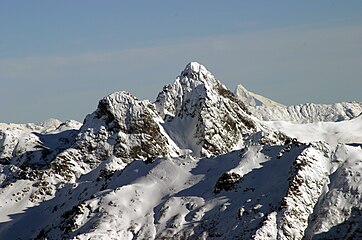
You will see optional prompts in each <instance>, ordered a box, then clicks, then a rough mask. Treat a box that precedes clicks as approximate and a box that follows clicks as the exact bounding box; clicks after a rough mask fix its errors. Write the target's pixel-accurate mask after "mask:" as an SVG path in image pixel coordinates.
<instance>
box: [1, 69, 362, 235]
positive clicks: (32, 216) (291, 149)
mask: <svg viewBox="0 0 362 240" xmlns="http://www.w3.org/2000/svg"><path fill="white" fill-rule="evenodd" d="M253 96H254V97H255V95H253ZM259 99H260V98H259ZM273 106H274V105H273ZM248 108H249V109H248ZM316 116H317V113H315V114H314V115H313V121H314V120H316V119H315V117H316ZM303 121H304V120H303ZM53 122H54V121H53ZM55 125H56V126H55V127H51V126H52V124H48V125H47V127H45V126H40V127H38V126H35V127H34V126H32V127H31V128H29V127H28V126H24V125H21V126H20V125H11V126H10V125H1V131H2V132H5V134H3V135H1V136H2V138H0V144H1V145H0V146H3V148H2V149H1V151H0V156H2V157H1V158H0V239H335V238H336V239H360V238H362V228H361V226H362V225H361V223H362V214H361V210H362V204H361V203H362V198H361V196H362V192H361V191H362V188H361V186H362V178H361V170H362V160H361V159H362V149H361V145H362V134H361V133H362V131H361V129H362V116H361V117H358V118H354V119H352V120H348V121H340V122H322V123H316V122H315V123H309V124H301V123H295V122H294V123H292V122H288V121H263V120H260V119H258V118H257V117H256V116H254V114H253V111H252V108H250V106H249V107H248V104H244V103H243V101H241V100H239V99H238V98H237V97H236V96H235V95H233V94H232V92H230V90H228V89H227V88H226V87H225V86H224V85H222V84H221V82H220V81H218V80H216V79H215V77H214V76H213V75H212V74H211V73H210V72H209V71H208V70H207V69H206V68H205V67H204V66H202V65H201V64H199V63H196V62H192V63H189V64H188V65H187V66H186V68H185V69H184V70H183V71H182V72H181V74H180V76H178V77H177V78H176V80H175V81H174V82H173V83H172V84H170V85H167V86H165V87H164V88H163V90H162V91H161V92H160V93H159V94H158V96H157V99H156V102H154V103H152V102H149V101H147V100H144V101H140V100H138V99H137V98H136V97H134V96H132V95H131V94H130V93H127V92H123V91H121V92H115V93H112V94H110V95H109V96H106V97H105V98H103V99H101V100H100V101H99V104H98V107H97V108H96V110H95V111H94V112H93V113H91V114H89V115H88V116H87V117H86V118H85V120H84V123H83V125H82V126H81V127H80V126H79V125H78V124H75V123H74V122H73V123H72V122H67V123H63V124H61V123H57V124H55ZM3 126H5V127H3ZM79 127H80V128H79ZM36 129H38V130H36ZM43 129H46V130H43ZM3 136H5V137H3ZM20 147H21V149H23V150H22V152H19V153H17V150H18V149H19V148H20Z"/></svg>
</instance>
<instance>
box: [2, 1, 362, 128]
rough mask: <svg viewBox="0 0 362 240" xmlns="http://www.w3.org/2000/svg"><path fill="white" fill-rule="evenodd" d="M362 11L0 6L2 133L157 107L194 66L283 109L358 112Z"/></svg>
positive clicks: (234, 5) (318, 5)
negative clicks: (13, 125)
mask: <svg viewBox="0 0 362 240" xmlns="http://www.w3.org/2000/svg"><path fill="white" fill-rule="evenodd" d="M361 13H362V1H357V0H356V1H348V0H347V1H333V0H330V1H327V0H325V1H210V0H209V1H160V0H155V1H92V0H87V1H85V0H84V1H65V0H64V1H39V0H38V1H37V0H33V1H25V0H24V1H13V0H11V1H10V0H2V1H0V103H1V106H2V107H1V110H0V122H40V121H43V120H45V119H47V118H50V117H55V118H59V119H61V120H66V119H76V120H79V121H82V120H83V118H84V117H85V115H86V114H87V113H91V112H92V111H93V110H94V109H95V108H96V106H97V102H98V100H99V99H100V98H102V97H103V96H105V95H107V94H109V93H111V92H114V91H118V90H127V91H130V92H131V93H132V94H134V95H135V96H137V97H138V98H140V99H150V100H152V101H153V100H154V99H155V97H156V96H157V93H158V92H159V91H160V90H161V89H162V87H163V85H165V84H168V83H171V82H173V81H174V79H175V77H176V76H177V75H178V74H179V73H180V72H181V71H182V69H183V68H184V66H185V65H186V64H187V63H188V62H189V61H198V62H200V63H202V64H204V65H205V66H206V67H207V68H208V69H209V70H210V71H211V72H212V73H213V74H214V75H215V76H216V78H218V79H219V80H221V81H222V82H223V83H224V84H225V85H226V86H228V87H229V88H230V89H232V90H233V89H234V88H235V86H236V85H237V84H239V83H241V84H243V85H244V86H245V87H246V88H248V89H249V90H251V91H254V92H256V93H259V94H261V95H264V96H267V97H269V98H271V99H273V100H275V101H279V102H281V103H283V104H297V103H305V102H315V103H333V102H339V101H362V95H361V94H360V90H361V89H362V79H361V78H362V44H361V42H362V14H361Z"/></svg>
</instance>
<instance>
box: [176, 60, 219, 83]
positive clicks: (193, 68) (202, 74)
mask: <svg viewBox="0 0 362 240" xmlns="http://www.w3.org/2000/svg"><path fill="white" fill-rule="evenodd" d="M180 77H181V78H184V77H187V78H191V79H194V80H200V81H202V82H204V80H207V79H211V78H214V76H213V75H212V74H211V73H210V72H209V71H208V70H207V69H206V67H204V66H203V65H201V64H200V63H198V62H190V63H188V64H187V65H186V67H185V69H184V70H183V71H182V72H181V76H180Z"/></svg>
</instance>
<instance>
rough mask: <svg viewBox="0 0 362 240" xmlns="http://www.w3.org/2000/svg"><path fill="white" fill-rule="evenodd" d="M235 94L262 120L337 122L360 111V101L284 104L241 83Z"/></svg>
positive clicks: (361, 111) (349, 117) (347, 118)
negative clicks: (248, 88) (250, 89)
mask: <svg viewBox="0 0 362 240" xmlns="http://www.w3.org/2000/svg"><path fill="white" fill-rule="evenodd" d="M235 95H236V96H237V97H238V98H239V99H241V100H242V101H243V102H244V103H245V104H246V105H247V106H248V108H249V110H250V112H252V113H253V115H254V116H256V117H257V118H259V119H261V120H264V121H291V122H295V123H312V122H337V121H344V120H349V119H353V118H356V117H358V116H359V115H360V114H361V113H362V103H361V102H342V103H334V104H314V103H306V104H298V105H291V106H284V105H282V104H280V103H277V102H274V101H273V100H271V99H269V98H266V97H263V96H260V95H258V94H256V93H253V92H250V91H248V90H247V89H246V88H244V87H243V86H242V85H238V86H237V87H236V90H235Z"/></svg>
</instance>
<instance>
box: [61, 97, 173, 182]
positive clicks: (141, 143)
mask: <svg viewBox="0 0 362 240" xmlns="http://www.w3.org/2000/svg"><path fill="white" fill-rule="evenodd" d="M161 122H162V119H161V118H160V117H159V116H158V114H157V112H156V111H155V107H154V105H153V104H152V103H150V102H149V101H139V100H138V99H137V98H135V97H134V96H132V95H131V94H130V93H127V92H116V93H113V94H110V95H109V96H107V97H105V98H103V99H102V100H100V101H99V104H98V108H97V110H96V111H95V112H93V113H92V114H89V115H88V116H87V117H86V118H85V120H84V124H83V126H82V128H81V129H80V132H79V134H78V136H77V138H76V140H75V143H74V144H73V145H72V148H71V149H69V150H68V151H65V152H63V153H61V154H60V155H59V156H57V159H56V161H54V164H55V165H58V166H62V167H60V168H59V167H58V168H57V174H58V175H63V176H64V172H68V173H69V174H68V176H67V179H71V178H73V177H72V176H74V175H77V174H78V175H79V174H84V173H86V172H89V171H91V170H92V169H94V168H95V167H97V166H98V165H99V164H100V163H101V162H102V161H105V160H107V159H109V158H110V157H115V158H117V159H120V160H121V161H123V162H126V163H128V162H131V161H133V160H135V159H143V160H153V159H155V158H158V157H162V156H170V155H175V154H177V153H178V151H179V150H178V148H177V146H176V145H175V144H174V143H173V142H172V140H170V139H169V138H168V137H167V135H166V134H165V133H164V130H163V127H162V126H161ZM75 159H76V162H74V160H75ZM71 162H72V164H70V163H71ZM69 165H73V166H74V165H77V167H76V168H73V169H79V170H78V173H76V172H77V171H74V170H72V169H68V168H67V166H69ZM65 169H66V170H65Z"/></svg>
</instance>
